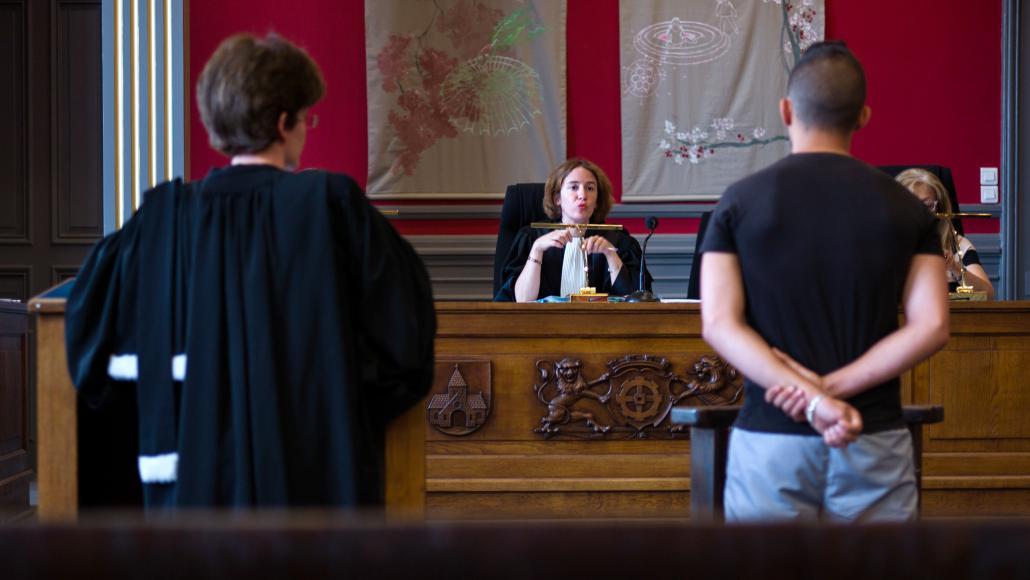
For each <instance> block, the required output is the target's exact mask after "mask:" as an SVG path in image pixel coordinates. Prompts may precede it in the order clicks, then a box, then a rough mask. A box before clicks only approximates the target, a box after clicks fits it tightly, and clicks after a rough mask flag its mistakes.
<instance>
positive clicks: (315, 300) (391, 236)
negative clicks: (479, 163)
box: [66, 36, 436, 507]
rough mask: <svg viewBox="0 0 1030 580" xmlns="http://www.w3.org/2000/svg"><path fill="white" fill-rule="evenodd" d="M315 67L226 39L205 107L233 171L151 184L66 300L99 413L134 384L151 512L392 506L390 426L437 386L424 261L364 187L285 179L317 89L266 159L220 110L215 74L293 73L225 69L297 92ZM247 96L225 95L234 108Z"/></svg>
mask: <svg viewBox="0 0 1030 580" xmlns="http://www.w3.org/2000/svg"><path fill="white" fill-rule="evenodd" d="M298 54H299V55H300V56H299V57H298ZM220 55H221V56H220ZM223 57H224V58H223ZM219 59H221V60H219ZM291 59H292V60H291ZM298 59H299V60H300V63H299V64H298V62H297V61H298ZM304 59H308V57H307V55H306V54H303V52H302V51H300V50H299V49H297V48H296V47H294V46H293V45H291V44H289V43H288V42H287V41H285V40H282V39H280V38H278V37H274V36H270V37H269V38H267V39H256V38H253V37H235V38H233V39H230V40H229V41H227V42H226V43H224V44H223V46H222V47H221V48H219V52H216V54H215V56H214V57H212V61H211V63H209V65H208V68H206V69H205V72H204V73H203V74H202V80H201V86H200V87H198V100H200V101H201V103H202V116H204V120H205V125H206V126H207V127H208V130H209V134H211V135H212V142H213V143H216V144H218V145H219V148H220V149H222V150H223V151H227V152H230V153H231V154H232V155H233V161H234V163H236V164H235V165H233V166H230V167H228V168H225V169H218V170H214V171H213V172H211V173H210V174H209V175H208V176H207V177H206V178H205V179H204V180H203V181H200V182H196V183H192V184H185V183H182V182H181V181H180V180H175V181H171V182H167V183H164V184H162V185H159V186H158V187H156V188H154V189H152V190H150V191H149V192H147V193H145V194H144V197H143V200H144V202H143V204H142V206H141V207H140V209H139V211H138V212H137V213H136V215H135V216H134V217H133V218H132V219H131V220H129V221H128V222H127V223H126V224H125V226H124V227H123V228H122V229H121V230H120V231H118V232H115V233H114V234H111V235H110V236H108V237H106V238H105V239H104V240H103V241H102V242H101V243H100V244H99V245H98V246H97V247H96V248H95V249H94V250H93V252H92V253H91V254H90V256H89V257H88V258H87V260H86V262H85V264H84V265H83V267H82V269H81V271H80V274H79V277H78V279H77V281H76V283H75V286H74V288H73V289H72V292H71V295H70V297H69V300H68V304H67V311H66V317H67V322H66V338H67V349H68V363H69V369H70V371H71V376H72V379H73V381H74V384H75V385H76V386H77V387H78V389H79V390H80V392H81V394H82V395H83V396H84V397H86V398H87V400H89V401H90V402H91V404H103V402H104V399H105V398H110V397H109V396H110V395H111V394H112V393H117V392H118V391H124V390H126V389H135V391H136V398H137V405H138V413H139V461H138V467H139V474H140V479H141V480H142V482H143V484H144V496H145V499H146V502H147V505H148V507H154V506H235V507H247V506H286V505H290V506H327V505H335V506H355V505H369V504H377V503H381V502H382V499H383V436H384V432H385V426H386V424H387V422H389V421H390V420H391V419H392V418H394V417H395V416H397V415H398V414H400V413H402V412H403V411H404V410H405V409H407V408H409V407H410V406H411V405H413V404H414V403H416V402H417V401H419V400H420V399H421V398H422V397H423V396H424V394H425V393H426V392H427V391H428V389H429V386H430V383H431V381H432V370H433V337H434V334H435V328H436V322H435V314H434V310H433V303H432V293H431V290H430V284H429V278H428V276H427V274H426V270H425V268H424V266H423V264H422V262H421V261H420V259H419V258H418V256H417V255H416V254H415V252H414V250H413V249H412V248H411V246H410V245H409V244H408V243H407V242H406V241H405V240H404V239H403V238H401V236H400V235H398V234H397V232H396V231H395V230H394V229H393V227H392V226H391V225H390V224H389V223H388V222H387V220H386V219H385V218H384V217H383V216H382V214H381V213H380V212H379V211H378V210H376V209H375V208H374V207H373V206H372V205H371V204H370V203H369V202H368V200H367V199H366V198H365V195H364V194H363V193H362V192H361V190H360V189H359V187H358V186H357V185H356V184H355V183H354V181H353V180H351V179H350V178H348V177H346V176H344V175H340V174H334V173H328V172H324V171H302V172H299V173H294V172H292V171H290V170H289V169H291V168H292V167H293V166H295V165H296V163H297V160H298V157H299V152H300V150H301V149H302V148H303V143H304V136H305V135H306V131H307V127H306V125H307V124H308V122H309V121H308V120H307V119H306V118H305V116H306V114H307V108H308V107H309V106H310V105H311V104H312V103H313V102H314V101H316V100H317V97H318V96H320V95H321V85H320V84H319V85H317V88H318V89H319V90H318V91H316V92H317V94H316V95H315V97H311V96H310V95H309V96H308V97H306V98H305V99H302V100H300V101H299V102H298V103H294V104H292V105H291V104H289V103H287V104H280V105H276V106H281V107H282V112H281V113H279V112H276V114H275V115H274V116H273V117H272V118H273V120H275V122H276V125H274V126H273V127H272V128H273V131H272V132H271V135H272V136H271V137H269V139H271V143H270V144H264V143H263V142H261V141H260V139H259V145H258V146H254V147H251V149H254V150H255V151H256V152H255V153H247V150H246V149H243V150H239V149H238V146H237V145H233V143H236V142H237V141H238V139H237V141H233V139H236V137H237V136H238V135H239V134H242V133H235V134H233V133H232V132H231V131H220V130H219V127H218V126H217V123H215V122H212V120H211V118H210V115H212V114H216V113H218V111H215V112H214V113H212V112H211V110H210V109H211V108H212V107H215V108H217V107H216V106H215V105H217V103H215V105H212V104H211V101H209V100H208V101H206V100H204V96H205V93H204V91H202V88H203V87H204V86H205V85H204V82H205V81H204V79H205V78H207V79H208V80H209V81H210V79H211V78H212V77H214V78H215V81H217V80H218V74H219V72H220V69H219V68H218V66H214V67H213V65H212V63H216V61H217V63H221V65H227V63H228V65H232V66H235V65H237V64H239V63H240V62H251V63H257V64H256V65H254V66H257V67H258V68H260V67H261V66H273V65H275V66H280V65H281V66H280V69H281V70H275V71H271V72H269V73H268V74H264V75H262V74H260V71H258V72H254V69H249V70H248V73H247V75H236V76H233V75H223V77H224V78H235V79H237V80H238V79H245V80H246V81H247V82H251V81H253V79H255V78H262V77H263V78H265V79H266V80H269V82H273V81H276V80H278V81H279V82H285V81H283V80H282V78H283V77H288V76H289V75H290V74H294V73H293V71H296V70H300V68H302V67H303V66H306V65H305V62H304ZM277 62H279V63H280V65H276V64H275V63H277ZM212 67H213V68H214V69H215V71H214V73H209V71H208V69H209V68H212ZM311 67H314V64H313V62H311ZM312 70H315V71H316V74H317V69H314V68H312ZM221 72H224V71H221ZM309 72H310V71H309ZM224 78H223V80H224ZM317 80H318V82H319V83H321V79H320V77H318V79H317ZM212 82H214V81H212ZM287 84H288V83H287ZM223 88H224V87H223ZM230 88H231V87H230ZM246 90H248V88H247V87H243V88H237V89H235V90H233V91H224V90H223V91H221V92H220V93H221V94H224V95H230V96H229V101H231V103H230V105H231V106H239V101H240V99H244V98H245V95H244V96H243V97H241V96H240V94H241V93H245V92H246ZM255 102H262V101H261V100H260V99H256V100H255ZM263 102H265V103H267V101H263ZM205 106H206V107H207V108H206V109H205V108H204V107H205ZM277 111H278V110H277ZM291 119H292V122H291ZM212 127H215V128H214V129H212ZM254 127H258V128H260V124H259V123H249V124H248V126H247V130H248V131H251V130H252V129H253V128H254ZM251 133H252V134H251V135H250V136H249V137H247V139H251V140H253V139H254V138H253V131H251ZM226 134H228V135H229V136H228V137H226ZM222 138H225V139H227V140H226V141H225V142H224V143H220V142H219V139H222ZM234 148H236V149H234Z"/></svg>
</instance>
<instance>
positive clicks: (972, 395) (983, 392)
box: [928, 329, 1030, 440]
mask: <svg viewBox="0 0 1030 580" xmlns="http://www.w3.org/2000/svg"><path fill="white" fill-rule="evenodd" d="M1027 331H1030V329H1027ZM1028 376H1030V337H1026V336H1024V337H990V338H989V337H961V336H960V337H955V338H953V339H952V341H951V343H949V345H948V347H947V348H946V349H945V350H942V351H941V352H940V353H938V354H937V355H935V356H934V357H933V358H932V359H930V362H929V377H928V378H929V387H930V393H929V395H930V400H931V402H933V403H935V404H940V405H943V406H944V413H945V420H944V422H943V423H941V424H940V425H935V426H934V427H933V428H932V430H931V434H932V437H933V439H935V440H943V439H955V440H960V439H971V440H977V439H979V440H998V439H1026V438H1030V419H1028V418H1027V416H1026V415H1025V414H1022V413H1013V412H1012V410H1014V409H1030V389H1027V388H1026V377H1028Z"/></svg>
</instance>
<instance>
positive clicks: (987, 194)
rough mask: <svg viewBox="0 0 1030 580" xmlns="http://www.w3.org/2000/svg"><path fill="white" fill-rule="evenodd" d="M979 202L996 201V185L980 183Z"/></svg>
mask: <svg viewBox="0 0 1030 580" xmlns="http://www.w3.org/2000/svg"><path fill="white" fill-rule="evenodd" d="M980 203H998V186H997V185H981V186H980Z"/></svg>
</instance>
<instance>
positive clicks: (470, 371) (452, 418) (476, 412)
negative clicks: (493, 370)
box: [426, 361, 490, 436]
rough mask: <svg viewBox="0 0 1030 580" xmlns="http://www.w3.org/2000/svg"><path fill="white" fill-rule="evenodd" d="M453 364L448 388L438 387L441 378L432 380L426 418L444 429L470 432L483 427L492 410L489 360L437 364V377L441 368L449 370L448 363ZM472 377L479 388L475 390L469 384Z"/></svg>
mask: <svg viewBox="0 0 1030 580" xmlns="http://www.w3.org/2000/svg"><path fill="white" fill-rule="evenodd" d="M452 364H453V370H451V372H450V378H449V379H448V380H447V386H446V388H445V389H438V388H437V385H438V384H439V383H440V382H441V381H439V380H436V381H434V382H433V390H432V393H433V396H432V397H430V399H429V403H428V404H427V405H426V420H427V421H429V424H430V425H431V426H432V427H433V428H434V429H436V430H437V431H439V432H441V433H444V434H447V435H457V436H460V435H468V434H469V433H472V432H473V431H475V430H476V429H479V428H480V427H482V426H483V423H485V422H486V418H487V416H488V415H489V414H490V363H489V362H488V361H460V362H453V363H451V362H448V363H442V364H438V365H437V373H436V374H437V379H440V378H442V377H441V374H440V371H441V370H444V372H445V373H446V370H448V369H447V368H446V367H450V366H451V365H452ZM441 367H444V369H441ZM443 376H446V374H444V375H443ZM470 381H471V383H472V384H473V385H476V386H477V387H478V388H477V389H475V390H473V389H472V388H471V387H470V386H469V384H470ZM441 391H442V392H441Z"/></svg>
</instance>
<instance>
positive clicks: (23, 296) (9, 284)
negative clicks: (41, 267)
mask: <svg viewBox="0 0 1030 580" xmlns="http://www.w3.org/2000/svg"><path fill="white" fill-rule="evenodd" d="M31 280H32V266H0V298H6V299H8V300H21V301H25V300H28V298H29V295H30V294H31V288H32V282H31Z"/></svg>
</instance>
